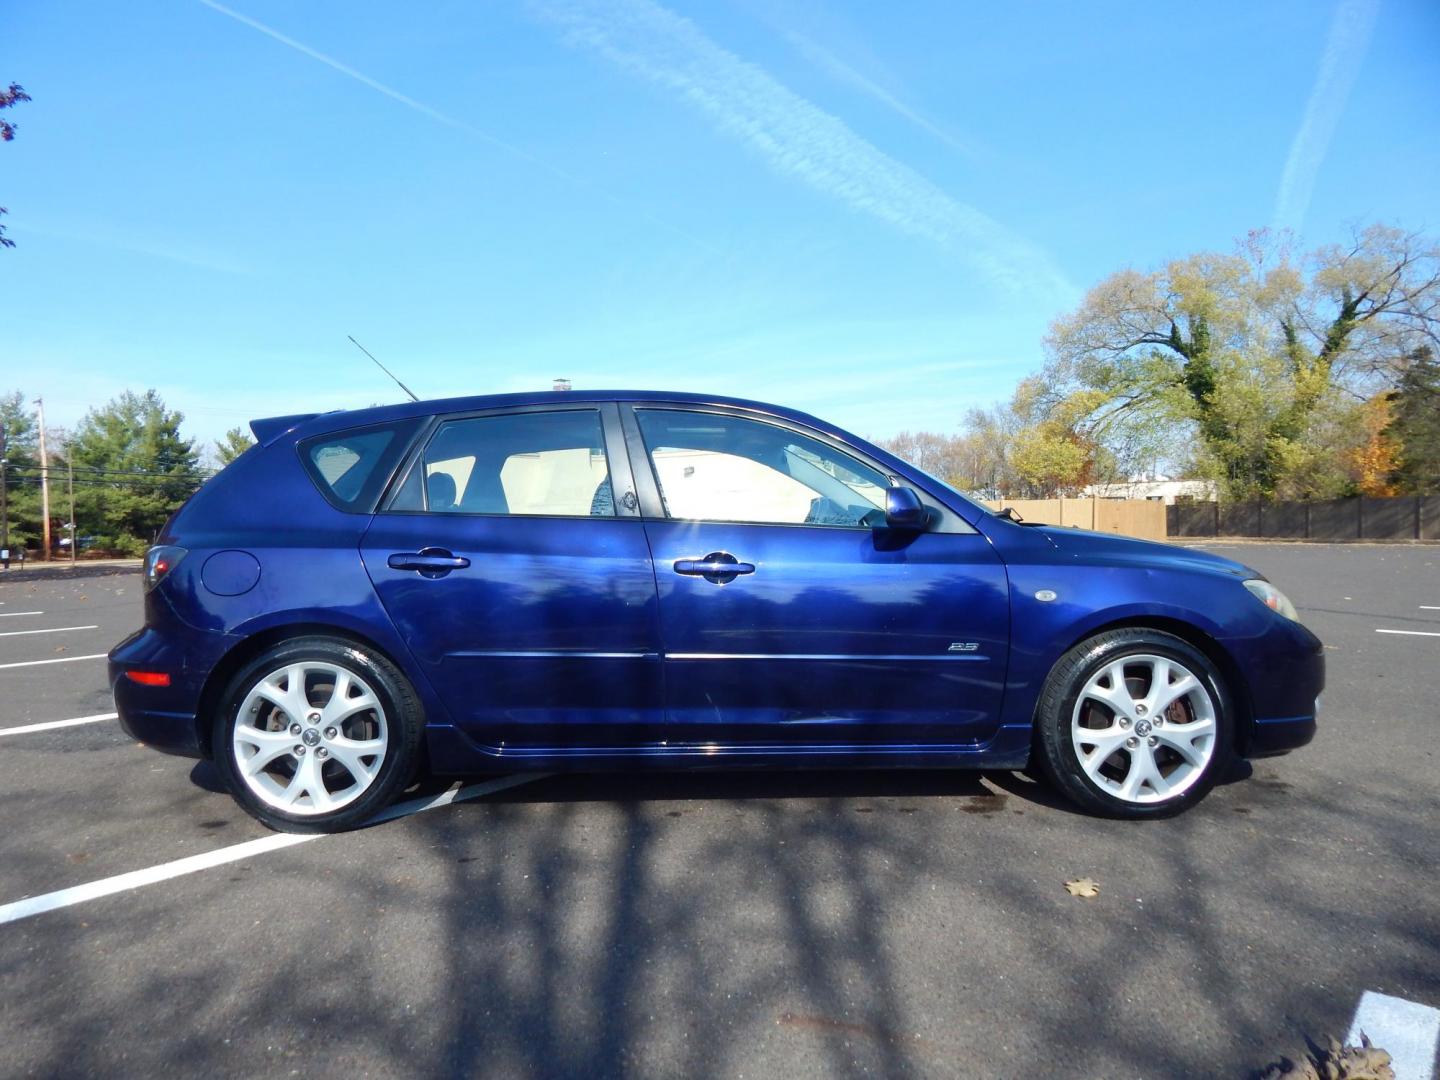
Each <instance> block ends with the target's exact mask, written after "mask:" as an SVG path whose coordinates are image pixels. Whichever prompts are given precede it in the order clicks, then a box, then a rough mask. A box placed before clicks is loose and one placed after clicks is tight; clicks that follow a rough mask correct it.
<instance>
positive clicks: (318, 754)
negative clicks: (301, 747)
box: [315, 746, 330, 758]
mask: <svg viewBox="0 0 1440 1080" xmlns="http://www.w3.org/2000/svg"><path fill="white" fill-rule="evenodd" d="M315 756H316V757H318V758H327V757H329V756H330V751H329V750H326V749H325V747H323V746H322V747H320V749H318V750H316V751H315Z"/></svg>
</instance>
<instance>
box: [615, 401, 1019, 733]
mask: <svg viewBox="0 0 1440 1080" xmlns="http://www.w3.org/2000/svg"><path fill="white" fill-rule="evenodd" d="M626 424H627V434H628V435H629V437H630V446H631V454H632V458H631V460H632V465H633V468H634V470H635V475H636V477H637V480H639V481H640V497H641V500H642V506H643V507H644V508H645V511H646V515H647V521H646V524H645V530H646V533H647V534H648V535H649V538H650V547H651V551H652V553H653V556H654V561H655V573H656V579H657V583H658V588H659V601H660V609H659V610H660V628H661V629H660V635H661V644H662V647H663V651H664V654H665V669H666V678H665V685H666V688H667V689H666V705H667V714H666V715H667V720H668V722H669V727H670V730H669V732H668V733H667V734H668V737H669V738H671V739H672V740H675V741H679V742H684V743H716V744H720V743H763V744H777V743H784V744H791V745H796V744H801V745H811V746H831V747H836V746H844V745H857V746H867V747H875V746H881V745H884V746H891V747H896V748H903V747H904V746H906V745H917V744H926V745H936V744H953V745H960V744H970V745H974V744H978V743H982V742H984V741H987V740H988V739H989V738H990V737H992V736H993V734H994V733H995V730H996V728H997V724H998V716H999V707H1000V700H1001V694H1002V692H1003V686H1004V678H1005V667H1006V659H1007V649H1008V636H1009V603H1008V597H1007V584H1006V575H1005V569H1004V566H1003V564H1002V563H1001V561H1000V559H999V558H998V557H997V556H996V555H995V553H994V551H993V549H992V548H991V546H990V544H989V542H988V541H987V540H986V538H985V537H984V536H982V535H980V534H979V533H977V532H976V531H975V530H974V529H973V528H972V527H971V526H969V525H968V524H967V523H966V522H964V521H963V520H961V519H960V518H958V517H957V516H955V515H954V514H953V512H949V511H944V510H943V508H941V507H939V506H938V505H937V506H935V507H934V508H933V517H934V519H935V520H934V522H933V525H932V527H931V529H930V530H929V531H925V532H919V533H901V532H898V531H895V530H890V529H887V528H885V527H884V525H883V522H884V512H883V510H882V509H881V507H882V506H883V505H884V490H885V488H886V486H888V485H889V484H890V478H889V477H888V476H886V475H885V474H884V473H883V472H882V471H880V469H879V468H878V467H876V466H875V465H873V464H871V463H869V462H866V461H864V460H863V459H861V458H860V457H859V456H858V455H856V454H855V453H854V452H853V451H851V450H847V449H845V448H844V447H842V446H840V445H838V444H836V443H834V442H833V441H831V440H829V439H828V438H827V437H825V436H823V435H821V434H820V433H817V432H810V431H809V430H808V429H804V428H801V427H799V426H796V425H792V424H788V423H786V422H784V421H777V420H775V419H773V418H765V417H758V416H752V415H746V414H744V413H742V412H740V411H737V410H733V409H724V408H718V407H717V408H709V409H706V408H697V407H675V406H669V407H647V406H644V405H641V404H638V403H637V404H636V405H635V406H634V408H633V410H627V411H626ZM732 567H733V569H731V568H732Z"/></svg>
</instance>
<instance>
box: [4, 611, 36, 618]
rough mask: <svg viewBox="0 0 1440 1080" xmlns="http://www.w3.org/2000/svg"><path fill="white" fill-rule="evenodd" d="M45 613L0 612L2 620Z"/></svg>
mask: <svg viewBox="0 0 1440 1080" xmlns="http://www.w3.org/2000/svg"><path fill="white" fill-rule="evenodd" d="M44 614H45V612H43V611H0V619H13V618H15V616H16V615H44Z"/></svg>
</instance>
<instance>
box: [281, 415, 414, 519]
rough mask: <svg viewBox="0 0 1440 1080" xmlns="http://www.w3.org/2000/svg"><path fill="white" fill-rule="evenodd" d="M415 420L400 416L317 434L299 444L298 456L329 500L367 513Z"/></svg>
mask: <svg viewBox="0 0 1440 1080" xmlns="http://www.w3.org/2000/svg"><path fill="white" fill-rule="evenodd" d="M419 423H420V422H419V421H418V420H404V421H400V422H398V423H394V424H380V425H376V426H374V427H364V428H355V429H353V430H351V431H341V432H335V433H332V434H327V435H318V436H316V437H315V438H313V439H306V440H305V441H304V442H302V443H301V444H300V459H301V461H303V462H304V463H305V471H306V472H308V473H309V474H310V478H311V479H312V480H314V481H315V486H316V487H318V488H319V489H320V492H321V494H323V495H324V496H325V497H326V498H327V499H329V500H330V502H331V503H332V504H334V505H335V506H336V507H338V508H339V509H341V510H348V511H351V512H352V513H369V512H370V510H372V509H373V508H374V506H375V500H376V499H378V498H379V497H380V492H381V489H383V488H384V487H385V483H386V481H387V480H389V479H390V473H391V472H392V471H393V470H394V468H395V466H396V464H397V463H398V462H399V460H400V457H401V455H403V454H404V453H405V448H406V446H407V445H408V444H409V442H410V436H411V435H413V434H414V432H415V429H416V427H418V426H419Z"/></svg>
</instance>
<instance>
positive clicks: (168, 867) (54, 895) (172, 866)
mask: <svg viewBox="0 0 1440 1080" xmlns="http://www.w3.org/2000/svg"><path fill="white" fill-rule="evenodd" d="M546 775H547V774H546V773H523V774H520V775H518V776H502V777H500V778H499V779H497V780H487V781H486V782H485V783H483V784H471V785H469V786H468V787H460V786H459V785H458V784H457V785H456V786H454V787H452V788H450V789H449V790H447V791H442V792H441V793H440V794H439V795H435V796H432V797H430V798H427V799H411V800H410V801H409V802H403V803H399V804H398V805H396V806H392V807H389V808H388V809H386V810H382V811H381V812H380V813H378V814H376V815H375V817H374V819H373V821H372V823H379V822H382V821H393V820H394V819H395V818H401V817H409V816H410V815H411V814H419V813H422V812H423V811H425V810H433V809H435V808H436V807H437V806H449V805H450V804H451V803H453V802H461V801H463V800H466V799H478V798H480V797H481V796H482V795H492V794H494V793H495V792H497V791H504V790H505V789H506V788H512V787H519V786H520V785H521V784H528V783H531V782H532V781H535V780H541V779H543V778H544V777H545V776H546ZM328 835H331V834H329V833H303V834H297V833H274V834H272V835H270V836H262V837H260V839H258V840H247V841H245V842H244V843H241V844H232V845H230V846H229V847H223V848H217V849H216V850H214V851H207V852H204V853H203V854H200V855H190V856H187V857H186V858H184V859H176V860H175V861H174V862H167V863H161V864H159V865H158V866H150V867H146V868H145V869H144V870H131V871H130V872H129V873H125V874H116V875H115V876H114V877H108V878H101V879H100V880H99V881H91V882H89V883H87V884H85V885H74V886H71V887H70V888H68V889H60V890H58V891H56V892H50V893H43V894H42V895H40V896H31V897H28V898H27V899H24V900H15V901H13V902H11V903H9V904H3V905H0V925H4V924H5V923H12V922H18V921H19V920H21V919H28V918H30V917H31V916H32V915H42V914H44V913H45V912H47V911H55V910H57V909H59V908H67V907H71V906H73V905H75V904H83V903H84V902H85V901H87V900H98V899H99V898H100V897H102V896H113V895H114V894H115V893H121V892H128V891H130V890H131V889H140V888H143V887H144V886H146V885H154V884H156V883H157V882H161V881H169V880H170V879H171V878H177V877H184V876H185V875H186V874H194V873H198V872H199V871H201V870H209V869H212V868H213V867H216V866H224V865H225V864H226V863H233V862H239V861H240V860H241V859H249V858H253V857H254V856H256V855H264V854H265V853H266V852H269V851H279V850H280V849H282V848H288V847H294V846H295V845H296V844H304V843H307V842H308V841H311V840H322V839H324V838H325V837H326V836H328Z"/></svg>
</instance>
